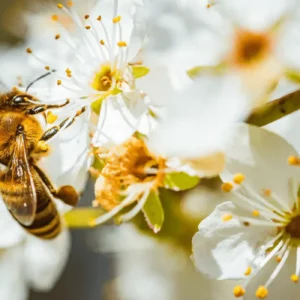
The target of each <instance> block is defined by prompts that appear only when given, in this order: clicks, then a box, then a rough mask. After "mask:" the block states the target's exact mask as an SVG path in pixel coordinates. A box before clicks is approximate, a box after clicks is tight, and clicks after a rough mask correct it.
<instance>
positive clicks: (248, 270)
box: [244, 267, 252, 276]
mask: <svg viewBox="0 0 300 300" xmlns="http://www.w3.org/2000/svg"><path fill="white" fill-rule="evenodd" d="M251 272H252V268H251V267H248V268H247V270H246V271H245V273H244V275H245V276H249V275H250V274H251Z"/></svg>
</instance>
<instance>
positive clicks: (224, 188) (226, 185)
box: [221, 182, 233, 193]
mask: <svg viewBox="0 0 300 300" xmlns="http://www.w3.org/2000/svg"><path fill="white" fill-rule="evenodd" d="M221 189H222V191H223V192H226V193H228V192H230V191H231V190H232V189H233V185H232V183H230V182H224V183H223V184H222V186H221Z"/></svg>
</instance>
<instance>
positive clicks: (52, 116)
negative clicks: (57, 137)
mask: <svg viewBox="0 0 300 300" xmlns="http://www.w3.org/2000/svg"><path fill="white" fill-rule="evenodd" d="M46 120H47V123H48V124H53V123H54V122H55V121H56V120H57V115H55V114H54V113H52V112H51V111H49V112H48V113H47V118H46Z"/></svg>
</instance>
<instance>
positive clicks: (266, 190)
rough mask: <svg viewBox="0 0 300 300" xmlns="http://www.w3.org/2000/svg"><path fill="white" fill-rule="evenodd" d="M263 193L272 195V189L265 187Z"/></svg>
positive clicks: (267, 195)
mask: <svg viewBox="0 0 300 300" xmlns="http://www.w3.org/2000/svg"><path fill="white" fill-rule="evenodd" d="M263 193H264V195H265V196H266V197H270V196H271V193H272V191H271V190H270V189H265V190H263Z"/></svg>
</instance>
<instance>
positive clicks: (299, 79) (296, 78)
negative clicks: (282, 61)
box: [285, 69, 300, 84]
mask: <svg viewBox="0 0 300 300" xmlns="http://www.w3.org/2000/svg"><path fill="white" fill-rule="evenodd" d="M285 75H286V77H287V78H288V79H289V80H290V81H292V82H295V83H297V84H299V83H300V70H291V69H289V70H286V71H285Z"/></svg>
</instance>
